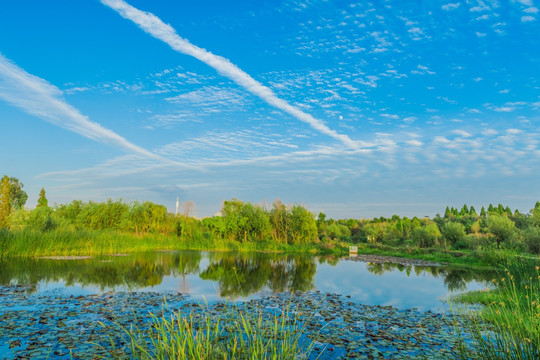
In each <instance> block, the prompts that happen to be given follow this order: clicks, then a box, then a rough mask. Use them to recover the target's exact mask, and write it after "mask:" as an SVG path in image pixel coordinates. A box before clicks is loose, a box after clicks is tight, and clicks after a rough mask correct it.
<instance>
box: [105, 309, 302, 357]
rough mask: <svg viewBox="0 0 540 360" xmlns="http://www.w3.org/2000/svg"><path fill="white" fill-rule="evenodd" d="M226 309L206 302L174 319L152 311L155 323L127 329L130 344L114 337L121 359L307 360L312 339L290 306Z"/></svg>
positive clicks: (115, 350)
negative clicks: (120, 342)
mask: <svg viewBox="0 0 540 360" xmlns="http://www.w3.org/2000/svg"><path fill="white" fill-rule="evenodd" d="M223 306H225V307H226V308H227V309H226V311H225V312H217V311H215V309H214V310H210V308H209V307H207V306H203V305H200V307H201V309H199V311H190V312H189V313H187V314H183V313H182V312H180V311H179V312H177V313H175V314H173V315H171V316H170V317H167V316H165V315H161V316H159V317H158V316H156V315H153V314H152V320H151V324H150V326H144V325H142V326H135V325H133V326H131V327H130V328H129V329H127V328H123V330H124V333H125V338H124V339H123V342H124V343H125V344H127V345H126V346H124V347H123V348H119V347H117V345H116V341H115V339H114V338H113V337H112V336H110V340H111V341H110V343H111V347H110V348H109V352H110V355H111V356H112V357H114V358H116V359H126V358H135V359H178V360H181V359H253V360H255V359H273V360H280V359H305V358H307V356H308V355H309V352H310V350H311V346H312V344H311V340H309V339H308V338H307V337H306V336H305V335H304V331H305V326H304V324H303V322H301V321H300V319H299V316H298V315H297V314H294V313H293V312H292V311H291V309H290V308H289V307H287V308H285V309H284V310H282V311H279V310H278V312H269V311H268V310H264V309H262V308H256V309H250V310H249V311H246V310H242V309H240V308H238V307H236V306H234V305H232V306H228V305H223Z"/></svg>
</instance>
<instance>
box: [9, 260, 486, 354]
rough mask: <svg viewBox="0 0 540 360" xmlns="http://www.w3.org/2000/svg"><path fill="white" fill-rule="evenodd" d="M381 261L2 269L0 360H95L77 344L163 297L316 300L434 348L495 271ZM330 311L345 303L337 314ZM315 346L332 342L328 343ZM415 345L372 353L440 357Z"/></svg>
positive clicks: (177, 300) (177, 301) (20, 265)
mask: <svg viewBox="0 0 540 360" xmlns="http://www.w3.org/2000/svg"><path fill="white" fill-rule="evenodd" d="M365 260H370V261H369V262H367V261H365ZM385 261H394V259H387V258H384V257H373V258H371V257H368V258H365V257H362V256H360V257H358V258H338V257H332V256H326V257H324V256H312V255H290V254H275V253H233V252H198V251H181V252H177V251H155V252H146V253H139V254H129V255H122V254H116V255H110V256H96V257H91V258H80V259H70V260H67V259H62V258H55V259H10V260H9V261H6V262H1V263H0V290H2V291H1V293H0V329H3V330H0V344H2V343H4V344H5V345H0V358H17V356H23V357H24V356H29V357H36V356H38V357H39V356H45V353H44V351H45V350H44V349H46V350H47V351H49V353H48V355H49V357H50V358H69V357H72V356H73V357H74V358H78V357H81V358H84V357H85V356H83V354H89V355H88V357H89V358H91V357H92V356H93V355H92V352H91V351H89V350H88V349H86V347H85V346H83V347H81V345H80V344H78V343H82V342H84V341H85V340H84V339H88V334H89V333H90V334H91V335H90V336H94V335H95V336H98V335H97V334H98V333H102V332H103V331H102V330H103V329H99V328H98V325H97V323H99V322H106V321H109V320H111V321H112V319H113V318H114V319H123V320H122V321H127V320H126V319H127V318H129V317H130V316H135V312H137V313H140V314H148V311H152V312H154V313H159V312H160V311H162V310H163V304H162V302H163V300H164V299H165V300H166V302H167V306H168V308H170V309H171V311H174V310H175V309H176V310H178V309H184V308H186V306H188V307H189V305H187V304H193V303H203V302H207V303H208V304H210V306H211V305H212V304H217V303H218V302H220V301H222V300H223V301H226V302H228V303H237V304H240V305H239V306H246V307H248V306H251V305H250V304H253V303H257V304H264V306H265V307H268V308H274V307H276V306H278V305H279V303H280V301H281V302H283V299H284V298H285V297H284V295H283V294H286V293H296V294H297V298H298V299H304V300H305V299H308V298H309V299H310V300H309V303H310V304H311V303H313V301H315V302H317V303H318V304H320V306H321V309H322V310H320V311H319V312H320V313H323V314H324V313H325V312H326V313H329V312H336V313H338V314H339V313H341V312H349V313H350V314H353V315H354V316H360V317H361V319H362V320H359V319H356V320H354V319H353V318H354V316H353V315H350V316H348V317H347V321H353V320H354V321H355V324H357V323H358V322H359V321H360V322H362V323H363V324H364V323H365V322H366V321H368V320H369V321H372V322H374V323H376V324H378V325H377V326H376V327H375V328H374V329H375V330H373V331H375V333H376V334H379V333H380V332H382V331H383V330H384V329H383V328H382V327H381V326H382V325H381V324H383V323H385V322H388V321H390V320H389V319H393V320H391V321H390V323H389V324H393V325H389V327H388V329H387V330H384V331H389V332H391V335H389V336H393V337H397V338H399V337H400V336H401V337H402V336H404V335H403V334H402V335H399V334H398V333H399V331H398V333H396V331H397V330H396V329H401V330H403V329H408V327H411V328H414V327H416V326H422V328H424V327H428V328H429V327H433V328H434V329H436V330H433V333H434V334H437V333H440V336H441V337H442V338H438V337H437V336H435V335H434V338H433V339H429V340H428V343H429V342H430V341H431V340H433V341H435V342H436V343H437V344H439V343H444V342H445V341H446V340H444V339H445V337H447V336H448V333H449V330H448V329H446V328H447V327H448V324H447V323H444V321H442V320H441V321H439V320H440V319H442V317H443V316H444V312H445V311H447V310H448V305H447V304H446V303H445V302H444V301H443V299H444V298H446V297H447V296H448V295H451V294H455V293H459V292H463V291H466V290H473V289H482V288H484V287H485V286H486V284H487V282H488V281H489V280H490V279H491V278H492V277H493V273H492V272H490V271H479V270H477V269H470V268H463V267H451V266H442V265H439V264H431V263H425V262H422V261H415V260H405V261H404V260H395V261H397V262H399V263H392V262H385ZM276 294H277V295H276ZM329 299H330V300H329ZM304 300H295V305H298V306H304V307H306V305H305V303H304V302H303V301H304ZM269 304H271V305H269ZM276 304H278V305H276ZM336 304H343V305H340V306H339V307H338V308H336ZM413 309H414V310H413ZM319 312H317V314H319ZM366 314H370V315H369V316H368V315H366ZM146 316H147V315H146ZM331 318H332V319H334V318H336V315H333V316H331ZM366 319H367V320H366ZM343 321H345V320H343V319H342V322H343ZM426 321H428V323H427V324H424V322H426ZM433 321H435V322H433ZM109 322H110V321H109ZM333 323H335V320H334V322H333ZM126 324H127V323H126ZM396 324H400V326H396ZM407 324H408V325H407ZM418 324H423V325H418ZM22 328H24V331H23V330H21V329H22ZM327 329H332V326H327ZM366 329H367V328H365V327H362V330H361V333H362V334H364V335H362V336H359V335H358V334H359V333H354V332H353V333H351V334H349V335H348V336H349V337H351V338H358V339H359V340H358V341H362V339H364V340H365V339H366V336H365V335H366V334H365V332H366V331H367V330H366ZM445 329H446V330H445ZM401 330H400V331H401ZM21 331H22V333H21ZM336 331H338V330H336ZM359 331H360V330H359ZM370 331H371V330H370ZM403 331H405V330H403ZM408 333H409V332H407V334H408ZM21 334H22V335H21ZM68 335H69V336H68ZM334 335H335V336H338V337H343V334H338V333H336V334H334ZM100 336H101V335H100ZM377 336H378V335H377ZM407 336H408V335H407ZM59 339H61V340H59ZM376 339H379V337H376ZM381 339H382V338H381ZM323 340H324V341H323ZM100 341H101V342H103V341H104V339H102V338H96V339H95V341H94V342H93V343H94V344H95V343H100ZM318 341H319V343H325V344H332V338H331V336H330V337H329V338H324V339H323V338H321V339H319V340H318ZM381 341H382V340H381ZM373 344H375V343H373ZM404 344H405V342H404ZM406 344H412V342H411V341H409V342H407V343H406ZM414 344H415V345H414V346H416V347H419V348H418V349H416V348H414V346H413V345H411V346H413V348H411V349H412V350H411V349H410V351H409V352H403V351H401V350H400V349H398V348H397V347H394V348H389V347H388V344H386V343H384V342H383V343H381V344H380V346H379V347H377V346H375V348H374V349H379V350H380V349H385V351H387V352H388V351H390V350H389V349H394V350H395V351H396V354H397V351H401V352H400V354H405V355H407V356H412V355H415V354H416V355H418V354H420V355H422V356H428V355H429V354H428V353H425V352H423V351H424V350H425V351H428V350H429V351H440V349H439V350H437V348H436V347H433V346H432V345H429V346H427V345H425V344H424V345H422V346H420V342H418V341H417V342H415V343H414ZM70 346H72V347H70ZM332 346H334V345H332ZM404 346H405V345H404ZM407 346H409V345H407ZM70 349H71V350H70ZM73 349H75V350H79V351H80V353H79V355H73V352H69V351H73ZM340 349H341V348H339V347H336V350H335V352H333V353H332V356H331V357H330V358H335V357H339V356H338V355H339V354H341V355H342V356H344V357H349V356H346V354H347V351H346V349H345V348H343V349H341V353H340V352H339V351H338V350H340ZM422 349H424V350H422ZM445 349H446V350H448V351H449V348H445ZM379 350H377V351H379ZM370 351H371V350H370ZM381 351H382V350H381ZM370 354H371V353H370ZM396 354H393V355H392V354H390V355H392V356H393V357H395V356H397V355H396ZM426 354H428V355H426ZM364 355H365V354H364ZM372 355H373V354H372ZM366 356H367V355H366ZM321 358H324V356H323V357H321Z"/></svg>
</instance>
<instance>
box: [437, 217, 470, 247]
mask: <svg viewBox="0 0 540 360" xmlns="http://www.w3.org/2000/svg"><path fill="white" fill-rule="evenodd" d="M442 235H443V237H444V239H445V240H446V242H447V244H449V245H451V246H454V245H456V244H458V243H460V242H464V240H465V238H466V237H467V234H465V226H463V224H461V223H458V222H448V223H446V224H445V225H444V226H443V227H442Z"/></svg>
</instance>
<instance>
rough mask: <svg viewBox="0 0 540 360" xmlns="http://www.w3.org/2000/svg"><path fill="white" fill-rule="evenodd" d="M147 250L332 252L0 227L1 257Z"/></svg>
mask: <svg viewBox="0 0 540 360" xmlns="http://www.w3.org/2000/svg"><path fill="white" fill-rule="evenodd" d="M148 250H222V251H230V250H236V251H272V252H290V253H292V252H300V253H307V252H310V253H329V252H330V253H331V251H328V250H325V249H322V248H321V247H320V246H318V245H317V244H297V245H290V244H283V243H276V242H272V241H260V242H238V241H232V240H222V239H216V238H212V237H209V236H202V235H196V236H193V237H191V238H188V239H185V238H179V237H177V236H175V235H161V234H144V235H136V234H132V233H125V232H119V231H115V230H64V229H55V230H51V231H37V230H29V229H22V230H12V231H9V230H0V258H10V257H42V256H92V255H104V254H117V253H132V252H140V251H148ZM339 251H342V250H339Z"/></svg>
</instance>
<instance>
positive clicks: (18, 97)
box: [0, 54, 165, 160]
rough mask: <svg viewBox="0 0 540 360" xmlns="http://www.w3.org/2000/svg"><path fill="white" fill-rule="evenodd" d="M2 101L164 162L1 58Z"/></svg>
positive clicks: (0, 84)
mask: <svg viewBox="0 0 540 360" xmlns="http://www.w3.org/2000/svg"><path fill="white" fill-rule="evenodd" d="M0 99H3V100H5V101H6V102H8V103H10V104H11V105H13V106H16V107H18V108H20V109H22V110H23V111H25V112H27V113H28V114H31V115H34V116H37V117H39V118H41V119H43V120H46V121H48V122H50V123H52V124H54V125H57V126H60V127H62V128H64V129H67V130H70V131H73V132H75V133H77V134H79V135H82V136H84V137H87V138H89V139H92V140H95V141H99V142H102V143H105V144H108V145H112V146H115V147H119V148H122V149H123V150H126V151H128V152H130V153H135V154H138V155H143V156H145V157H149V158H153V159H159V160H165V159H163V158H162V157H160V156H159V155H156V154H153V153H152V152H150V151H148V150H146V149H143V148H142V147H140V146H137V145H135V144H133V143H131V142H129V141H128V140H126V139H125V138H123V137H122V136H120V135H118V134H117V133H115V132H114V131H112V130H109V129H106V128H104V127H103V126H101V125H100V124H98V123H95V122H92V121H90V120H88V117H87V116H85V115H83V114H81V113H80V112H79V111H78V110H77V109H76V108H74V107H73V106H71V105H69V104H68V103H67V102H66V101H65V100H64V99H62V91H61V90H60V89H58V88H57V87H56V86H54V85H52V84H50V83H49V82H47V81H45V80H44V79H41V78H39V77H37V76H34V75H32V74H29V73H27V72H26V71H24V70H23V69H22V68H20V67H19V66H17V65H16V64H14V63H13V62H12V61H10V60H9V59H7V58H6V57H4V56H3V55H2V54H0Z"/></svg>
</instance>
